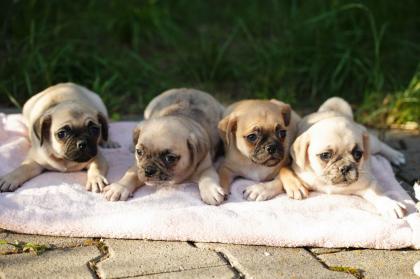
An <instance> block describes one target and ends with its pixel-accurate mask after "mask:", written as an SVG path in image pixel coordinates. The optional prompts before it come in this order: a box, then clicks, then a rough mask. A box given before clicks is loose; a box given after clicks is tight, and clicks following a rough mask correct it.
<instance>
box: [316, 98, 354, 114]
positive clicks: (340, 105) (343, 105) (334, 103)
mask: <svg viewBox="0 0 420 279" xmlns="http://www.w3.org/2000/svg"><path fill="white" fill-rule="evenodd" d="M324 111H334V112H337V113H340V114H343V115H345V116H347V117H350V118H351V119H353V111H352V109H351V107H350V105H349V103H347V102H346V101H345V100H344V99H342V98H340V97H332V98H329V99H328V100H326V101H325V102H324V103H323V104H322V105H321V106H320V107H319V109H318V112H324Z"/></svg>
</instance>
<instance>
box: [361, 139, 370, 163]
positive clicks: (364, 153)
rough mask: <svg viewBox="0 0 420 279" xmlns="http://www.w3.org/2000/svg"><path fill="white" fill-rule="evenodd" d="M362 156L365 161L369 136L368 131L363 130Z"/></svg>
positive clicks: (368, 150)
mask: <svg viewBox="0 0 420 279" xmlns="http://www.w3.org/2000/svg"><path fill="white" fill-rule="evenodd" d="M362 136H363V158H364V160H365V161H366V160H367V159H368V158H369V155H370V138H369V133H368V132H363V135H362Z"/></svg>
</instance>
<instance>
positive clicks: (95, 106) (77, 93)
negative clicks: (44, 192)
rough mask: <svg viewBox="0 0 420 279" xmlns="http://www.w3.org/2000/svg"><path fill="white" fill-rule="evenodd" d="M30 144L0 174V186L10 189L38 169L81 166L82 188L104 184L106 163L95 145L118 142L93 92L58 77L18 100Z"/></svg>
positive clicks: (66, 169)
mask: <svg viewBox="0 0 420 279" xmlns="http://www.w3.org/2000/svg"><path fill="white" fill-rule="evenodd" d="M23 117H24V120H25V122H26V125H27V126H28V129H29V140H30V142H31V148H30V150H29V153H28V155H27V157H26V159H25V160H24V161H23V162H22V164H21V165H20V166H19V167H18V168H17V169H15V170H14V171H12V172H10V173H8V174H6V175H4V176H3V177H0V191H1V192H8V191H14V190H15V189H17V188H18V187H20V186H21V185H22V184H23V183H24V182H25V181H27V180H29V179H31V178H33V177H35V176H37V175H39V174H40V173H41V172H43V171H44V170H52V171H61V172H73V171H80V170H83V169H87V182H86V189H87V190H88V191H93V192H99V191H100V190H101V189H102V188H103V187H104V186H105V185H106V184H108V182H107V180H106V178H105V175H106V173H107V170H108V165H107V163H106V161H105V159H104V157H103V156H102V154H101V153H100V152H99V150H98V144H102V145H103V146H105V147H117V146H118V145H117V144H115V143H112V142H107V140H108V120H107V110H106V108H105V105H104V103H103V102H102V100H101V99H100V97H99V96H98V95H96V94H95V93H93V92H91V91H89V90H87V89H86V88H84V87H81V86H79V85H76V84H73V83H61V84H58V85H55V86H51V87H49V88H47V89H46V90H44V91H42V92H40V93H38V94H36V95H34V96H32V97H31V98H30V99H29V100H28V101H27V102H26V103H25V105H24V106H23Z"/></svg>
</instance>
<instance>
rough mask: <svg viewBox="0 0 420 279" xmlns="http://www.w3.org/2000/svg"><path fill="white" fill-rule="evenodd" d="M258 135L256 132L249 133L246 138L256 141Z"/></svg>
mask: <svg viewBox="0 0 420 279" xmlns="http://www.w3.org/2000/svg"><path fill="white" fill-rule="evenodd" d="M257 138H258V137H257V135H256V134H249V135H247V136H246V139H247V140H248V141H249V142H255V141H256V140H257Z"/></svg>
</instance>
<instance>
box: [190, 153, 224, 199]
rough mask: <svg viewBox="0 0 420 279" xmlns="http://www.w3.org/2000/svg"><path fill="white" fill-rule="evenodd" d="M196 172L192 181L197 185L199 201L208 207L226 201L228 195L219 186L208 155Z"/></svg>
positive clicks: (217, 176) (217, 177)
mask: <svg viewBox="0 0 420 279" xmlns="http://www.w3.org/2000/svg"><path fill="white" fill-rule="evenodd" d="M197 170H198V173H197V174H195V175H194V176H193V180H194V182H196V183H197V184H198V188H199V190H200V196H201V199H202V200H203V201H204V202H205V203H207V204H210V205H219V204H221V203H222V202H223V201H224V200H226V199H227V197H228V194H227V193H226V192H225V191H224V189H223V188H222V187H221V186H220V180H219V175H218V174H217V172H216V170H215V169H214V167H213V165H212V161H211V156H210V154H207V156H206V158H205V159H204V160H203V162H202V163H201V164H200V166H199V167H198V168H197Z"/></svg>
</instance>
